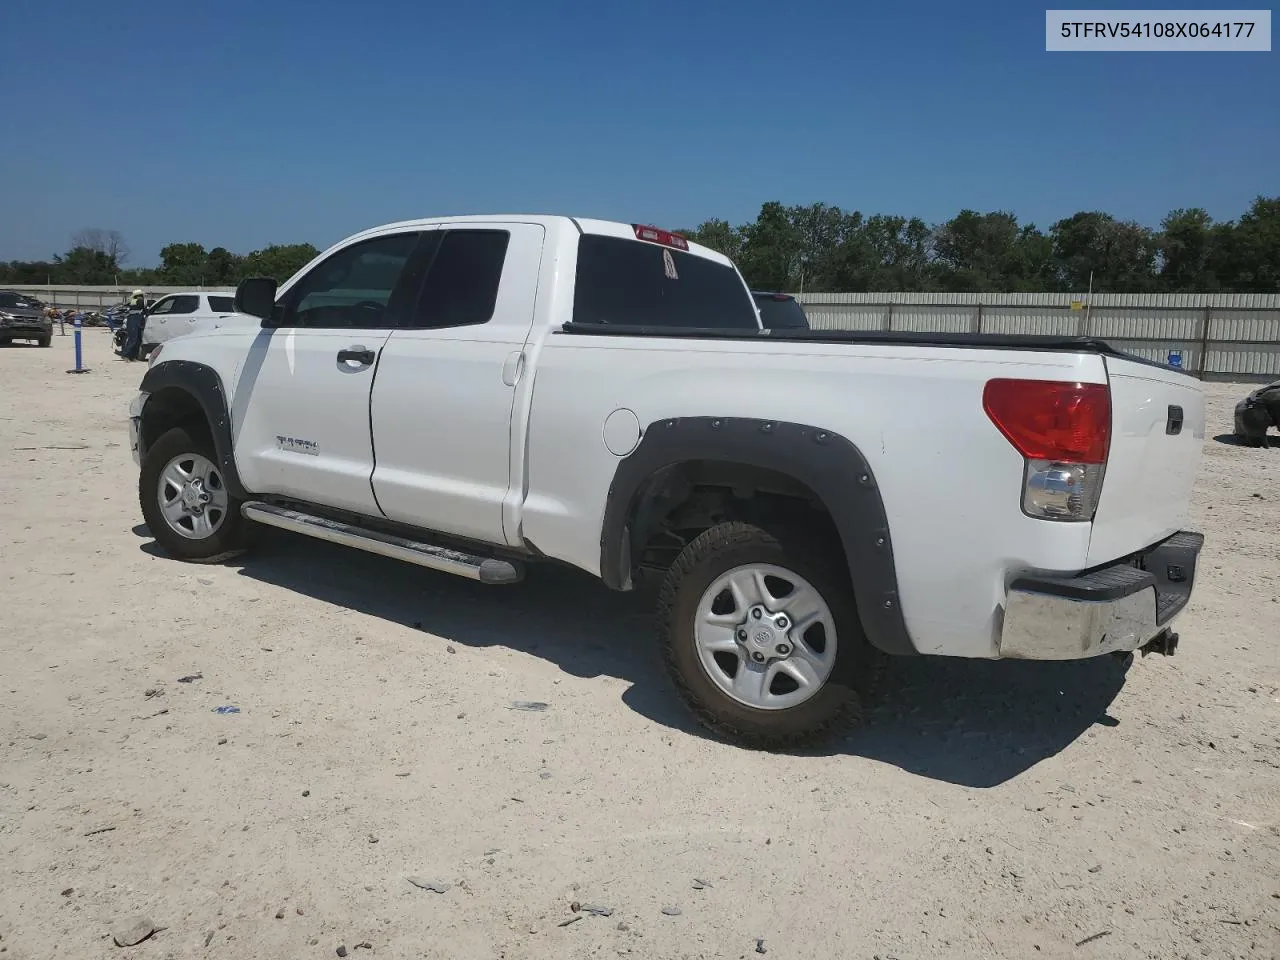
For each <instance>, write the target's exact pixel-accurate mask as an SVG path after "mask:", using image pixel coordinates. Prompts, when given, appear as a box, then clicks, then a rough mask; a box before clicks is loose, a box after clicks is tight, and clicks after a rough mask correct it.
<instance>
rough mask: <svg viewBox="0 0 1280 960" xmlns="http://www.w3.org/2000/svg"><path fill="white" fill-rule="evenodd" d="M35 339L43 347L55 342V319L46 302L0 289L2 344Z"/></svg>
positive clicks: (0, 338) (0, 340) (0, 331)
mask: <svg viewBox="0 0 1280 960" xmlns="http://www.w3.org/2000/svg"><path fill="white" fill-rule="evenodd" d="M14 340H34V341H35V342H36V343H38V344H39V345H40V346H42V347H47V346H49V344H50V343H52V342H53V320H52V319H51V318H49V317H47V316H45V311H44V304H42V303H41V302H40V301H39V300H35V299H33V298H31V297H28V296H26V295H25V294H21V293H15V292H14V291H12V290H0V344H8V343H11V342H12V341H14Z"/></svg>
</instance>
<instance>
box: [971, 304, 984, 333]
mask: <svg viewBox="0 0 1280 960" xmlns="http://www.w3.org/2000/svg"><path fill="white" fill-rule="evenodd" d="M973 332H974V333H981V332H982V304H981V303H979V304H978V316H977V319H976V323H975V327H974V331H973Z"/></svg>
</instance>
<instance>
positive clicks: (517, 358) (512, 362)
mask: <svg viewBox="0 0 1280 960" xmlns="http://www.w3.org/2000/svg"><path fill="white" fill-rule="evenodd" d="M523 372H524V351H523V350H512V351H511V352H510V353H509V354H507V359H506V360H505V361H503V364H502V382H503V383H505V384H506V385H507V386H508V387H514V386H515V385H516V384H517V383H518V382H519V381H520V374H521V373H523Z"/></svg>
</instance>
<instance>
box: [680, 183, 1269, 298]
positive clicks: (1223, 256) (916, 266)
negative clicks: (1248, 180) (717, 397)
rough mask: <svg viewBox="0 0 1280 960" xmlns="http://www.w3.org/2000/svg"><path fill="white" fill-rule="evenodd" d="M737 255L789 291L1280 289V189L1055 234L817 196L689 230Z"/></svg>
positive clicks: (754, 278) (1100, 220)
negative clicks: (1216, 205)
mask: <svg viewBox="0 0 1280 960" xmlns="http://www.w3.org/2000/svg"><path fill="white" fill-rule="evenodd" d="M681 232H682V233H684V235H685V236H687V237H688V238H689V239H690V240H695V241H697V242H698V243H702V244H704V245H706V246H709V247H712V248H714V249H716V250H719V251H720V252H721V253H723V254H725V255H726V256H728V257H730V258H731V259H733V260H734V261H735V262H736V263H737V264H738V266H739V268H740V269H741V270H742V273H743V276H744V277H746V280H747V282H748V283H749V284H750V285H751V286H752V287H753V288H755V289H761V290H785V291H788V292H795V291H808V292H814V293H818V292H823V293H827V292H830V293H837V292H865V291H923V290H933V291H945V292H956V293H966V292H979V291H982V292H993V293H1003V292H1010V293H1016V292H1024V291H1025V292H1041V291H1046V292H1052V291H1084V290H1086V289H1088V287H1089V282H1090V276H1091V275H1092V280H1093V289H1094V290H1099V291H1107V292H1110V293H1155V292H1163V291H1171V292H1172V291H1194V292H1198V293H1214V292H1222V293H1280V197H1269V198H1268V197H1258V198H1256V199H1255V200H1254V201H1253V203H1252V204H1251V205H1250V206H1249V209H1248V210H1247V211H1245V213H1244V214H1243V215H1242V216H1241V217H1240V218H1239V219H1238V220H1232V221H1223V222H1214V220H1213V219H1212V218H1211V217H1210V216H1209V214H1208V213H1206V212H1205V211H1204V210H1202V209H1199V208H1192V209H1180V210H1174V211H1172V212H1171V213H1170V214H1169V215H1168V216H1166V217H1165V218H1164V220H1163V221H1162V222H1161V224H1160V228H1159V229H1158V230H1153V229H1150V228H1148V227H1145V226H1143V225H1141V224H1138V223H1134V222H1132V221H1124V220H1117V219H1116V218H1115V217H1113V216H1111V215H1110V214H1107V213H1101V212H1097V211H1087V212H1086V211H1082V212H1080V213H1076V214H1074V215H1072V216H1070V217H1066V218H1065V219H1062V220H1059V221H1057V222H1056V223H1054V224H1053V225H1052V226H1051V227H1050V228H1049V230H1048V232H1047V233H1046V232H1044V231H1042V230H1040V229H1039V228H1038V227H1037V226H1036V225H1035V224H1032V223H1028V224H1021V223H1019V222H1018V218H1017V217H1016V216H1014V215H1013V214H1012V213H1006V212H1001V211H997V212H993V213H978V212H977V211H974V210H962V211H960V213H958V214H957V215H956V216H954V217H952V218H951V219H950V220H948V221H946V222H945V223H941V224H936V225H934V226H930V225H928V224H926V223H925V222H924V221H923V220H921V219H920V218H918V217H911V218H907V217H900V216H892V215H887V214H874V215H872V216H864V215H863V214H862V213H861V212H860V211H857V210H854V211H845V210H841V209H840V208H839V207H829V206H827V205H826V204H822V203H814V204H810V205H808V206H790V207H788V206H783V205H782V204H780V203H766V204H765V205H764V206H763V207H761V209H760V214H759V216H757V217H756V219H755V221H754V222H753V223H748V224H744V225H742V226H737V227H735V226H733V225H731V224H730V223H728V222H727V221H724V220H708V221H707V222H705V223H703V224H701V225H699V226H698V227H697V228H695V229H692V230H685V231H681Z"/></svg>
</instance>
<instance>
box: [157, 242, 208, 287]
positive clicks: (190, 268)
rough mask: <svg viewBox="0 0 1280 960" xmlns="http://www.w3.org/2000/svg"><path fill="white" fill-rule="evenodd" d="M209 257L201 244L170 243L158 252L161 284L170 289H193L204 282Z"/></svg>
mask: <svg viewBox="0 0 1280 960" xmlns="http://www.w3.org/2000/svg"><path fill="white" fill-rule="evenodd" d="M208 272H209V255H208V254H207V253H206V252H205V249H204V244H201V243H171V244H169V245H168V246H167V247H165V248H163V249H162V250H161V251H160V273H159V279H160V282H161V283H164V284H167V285H168V286H171V287H194V286H197V285H200V284H203V283H204V282H205V276H206V274H208Z"/></svg>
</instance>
